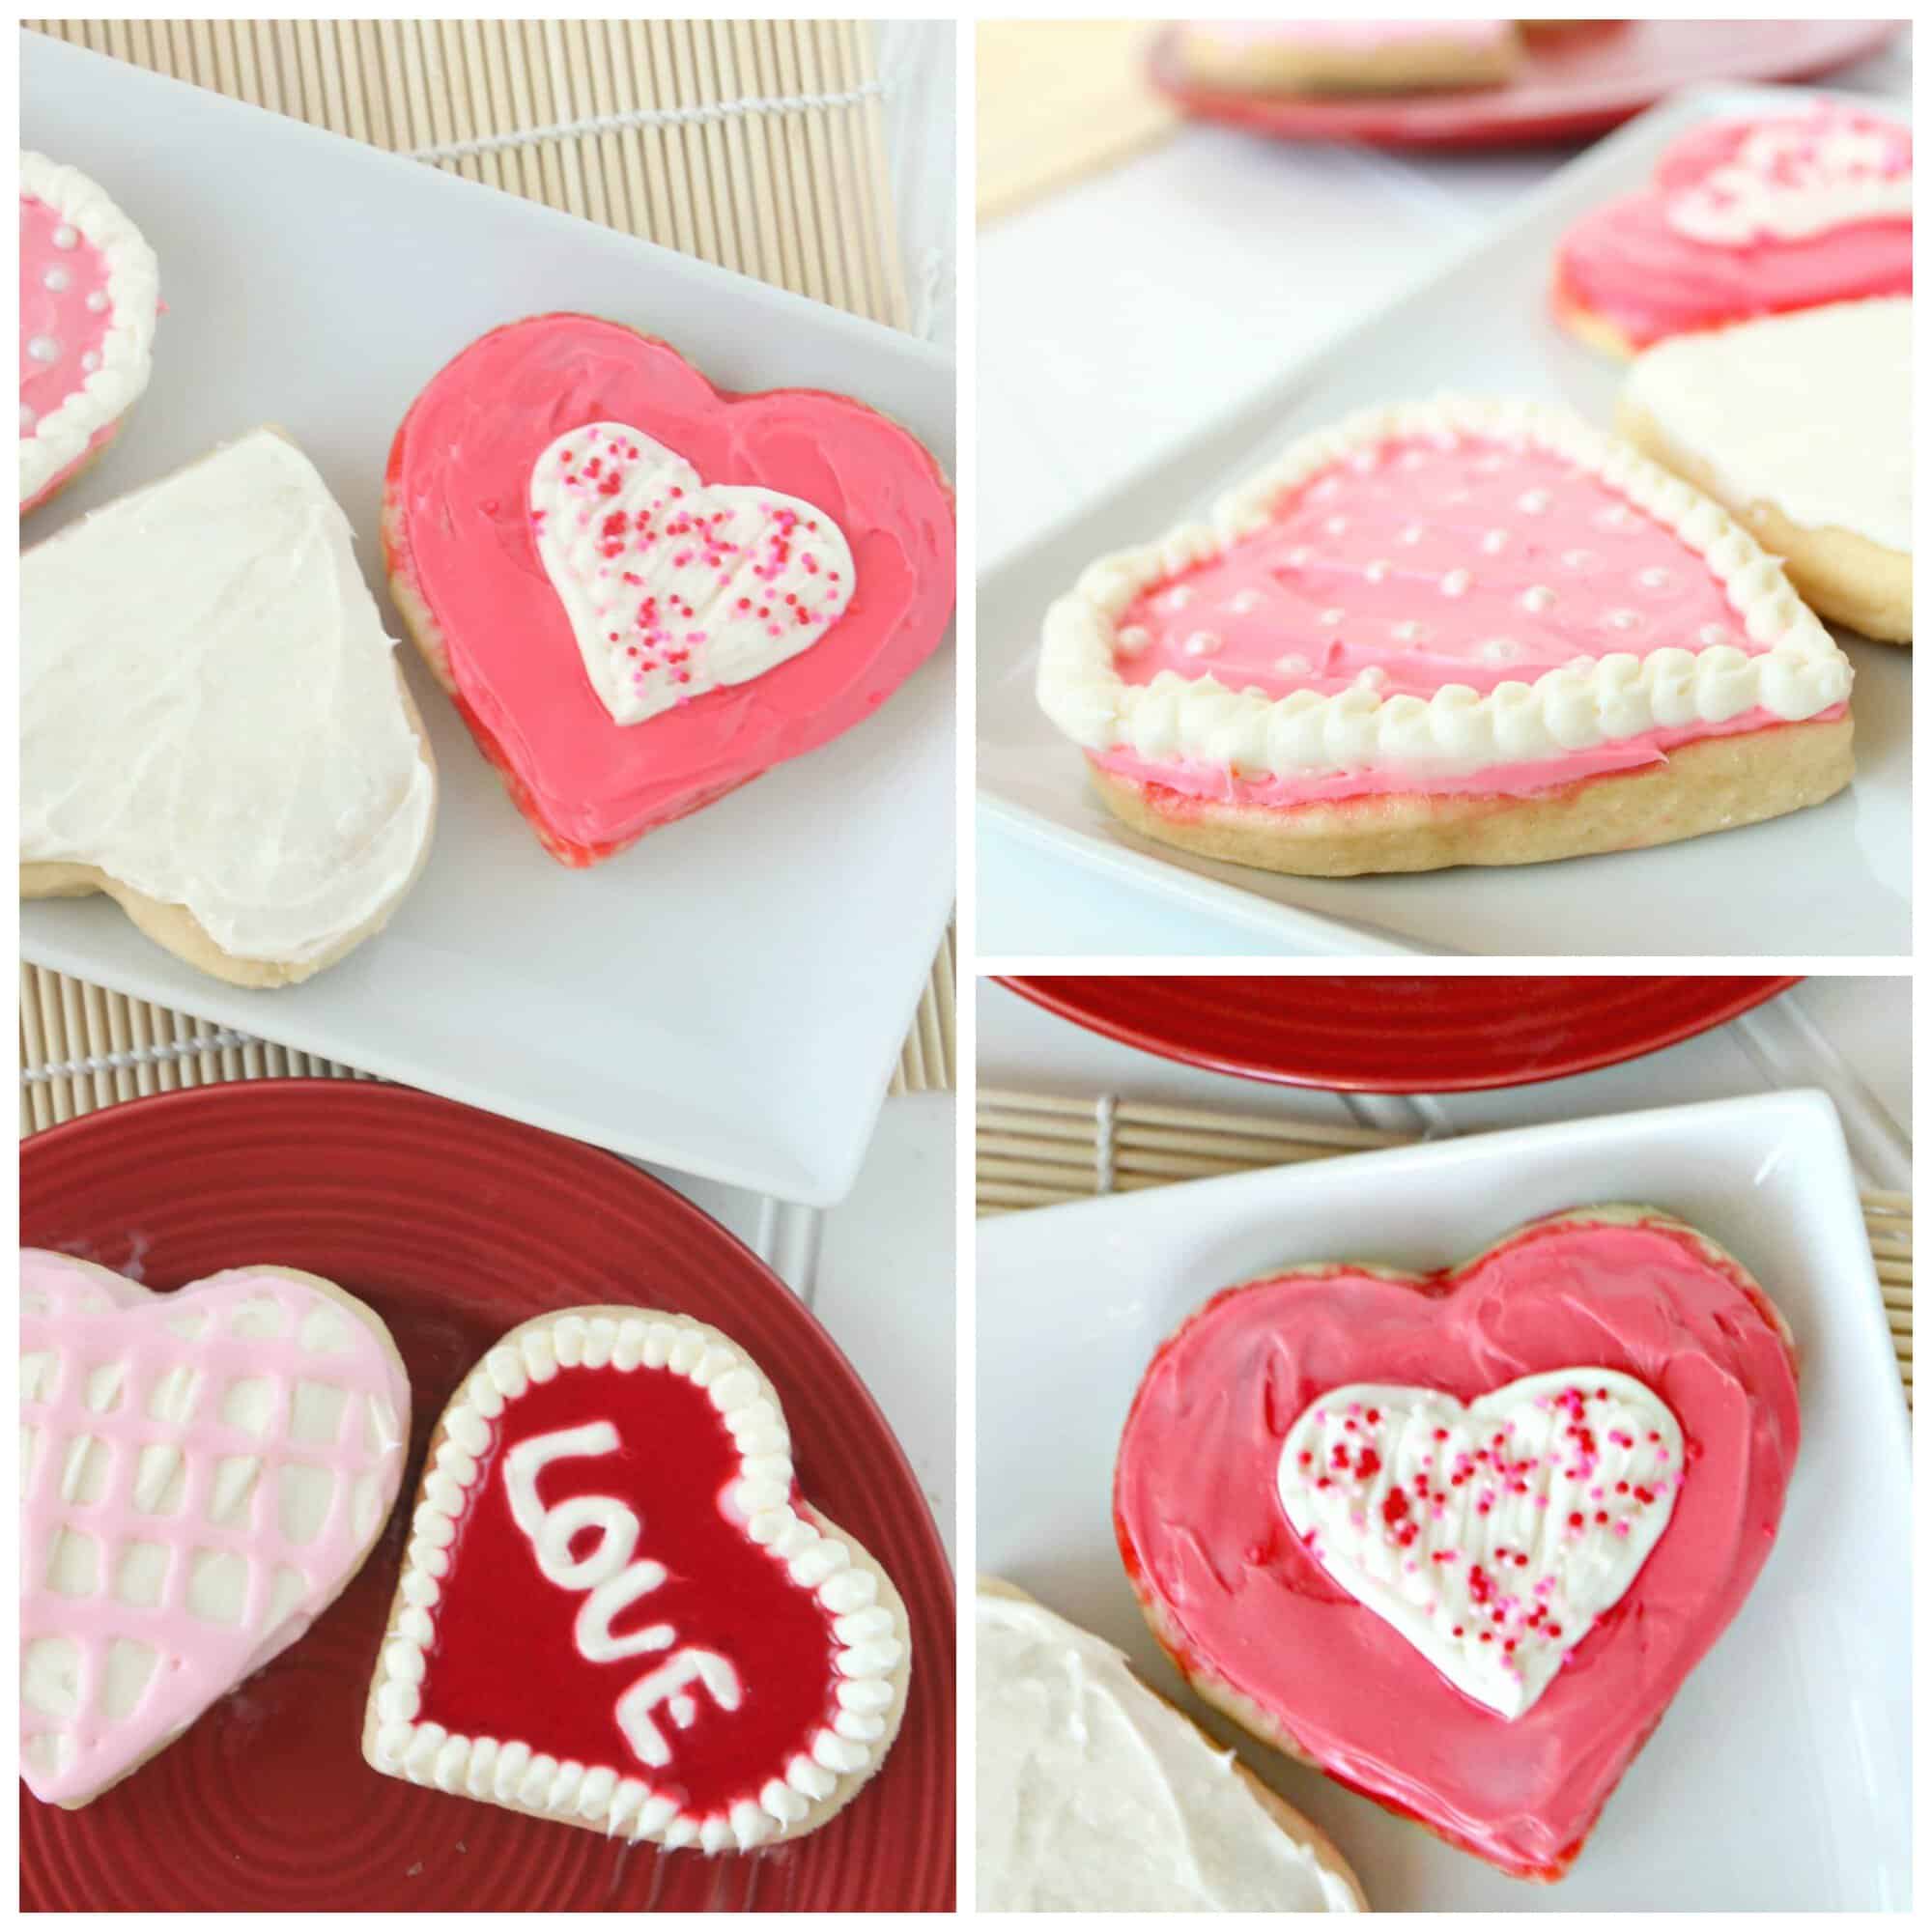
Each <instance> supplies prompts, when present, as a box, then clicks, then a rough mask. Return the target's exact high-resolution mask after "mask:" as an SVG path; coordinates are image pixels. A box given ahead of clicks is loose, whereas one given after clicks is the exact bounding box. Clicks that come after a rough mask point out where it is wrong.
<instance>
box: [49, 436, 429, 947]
mask: <svg viewBox="0 0 1932 1932" xmlns="http://www.w3.org/2000/svg"><path fill="white" fill-rule="evenodd" d="M435 796H436V781H435V777H434V774H433V772H432V770H431V767H430V763H429V759H428V757H427V755H426V754H425V753H424V750H423V747H422V744H421V742H420V740H419V739H418V738H417V736H416V733H415V729H414V727H413V726H412V724H411V721H410V718H409V715H408V713H407V712H406V711H405V709H404V706H403V702H402V697H401V691H400V687H399V686H398V684H397V677H396V665H395V646H394V644H393V643H392V642H391V641H390V639H388V638H387V637H386V636H384V631H383V620H382V615H381V613H380V612H379V611H377V609H376V601H375V599H374V598H373V597H371V596H370V594H369V588H368V585H367V584H366V583H364V582H363V581H362V576H361V573H360V572H359V571H358V570H357V569H356V566H355V539H354V535H353V533H352V532H351V530H350V527H349V520H348V519H347V518H346V517H345V516H344V515H343V514H342V511H341V509H340V508H339V507H338V506H337V504H336V502H335V499H334V498H333V497H331V496H330V495H329V494H328V487H327V484H325V483H324V482H323V480H322V478H321V476H320V475H318V474H317V473H316V469H315V467H314V465H312V464H311V463H310V462H309V461H308V459H307V458H306V457H305V456H303V454H302V453H301V451H300V450H298V449H297V448H296V447H295V445H294V444H293V443H291V442H289V441H288V440H286V439H284V438H282V437H280V436H278V435H276V434H275V433H274V432H273V431H272V430H267V429H262V430H255V431H252V432H250V434H248V435H247V436H244V437H242V438H241V440H239V441H236V442H233V443H230V444H228V445H227V446H226V447H225V448H223V449H219V450H216V451H215V452H214V453H213V455H211V456H206V457H203V458H202V459H201V460H200V461H199V462H196V463H192V464H190V465H189V466H188V467H187V468H186V469H182V470H179V471H177V472H176V473H175V474H174V475H172V476H168V477H164V478H163V479H162V480H161V481H160V482H158V483H155V484H151V485H150V486H149V487H148V488H147V489H145V490H137V491H136V492H135V493H134V494H133V495H132V496H129V497H121V498H120V499H119V500H118V501H116V502H114V503H110V504H109V505H108V506H107V507H106V508H105V509H104V510H98V511H96V512H95V513H94V515H92V516H91V517H87V518H84V519H83V520H82V521H81V522H79V523H77V524H72V525H70V526H68V528H66V529H65V530H63V531H62V532H61V533H60V535H58V536H56V537H52V538H50V539H49V540H48V541H47V542H45V543H43V544H39V545H36V546H35V548H34V549H32V550H30V551H28V552H27V553H26V554H25V555H23V556H22V557H21V559H20V857H21V859H22V861H24V862H46V863H65V864H71V865H80V866H95V867H99V868H100V870H102V871H103V872H106V873H107V874H109V875H110V876H111V877H113V878H115V879H118V880H120V881H121V882H122V883H123V884H126V885H128V886H131V887H133V888H134V889H135V890H136V891H137V892H140V893H143V894H145V895H147V896H148V897H150V898H153V899H157V900H160V901H162V902H163V903H166V904H174V905H182V906H185V907H186V908H187V910H188V911H189V912H190V913H192V914H193V915H194V917H195V918H196V919H197V920H198V921H199V922H200V923H201V925H202V927H203V928H204V929H205V930H206V931H207V933H208V934H209V936H210V937H211V938H212V939H213V941H214V942H215V944H216V945H217V946H219V947H220V948H221V950H222V951H223V952H226V953H227V954H229V955H230V956H231V957H233V958H238V959H264V960H273V961H277V962H284V963H292V962H301V961H307V960H312V959H315V958H318V957H321V956H322V955H324V954H326V953H327V952H330V951H331V950H332V949H333V948H335V947H336V946H338V945H340V944H341V943H342V942H343V941H344V940H346V939H348V938H349V937H350V936H351V935H352V934H353V933H355V931H356V930H357V929H358V928H360V927H361V926H363V925H365V924H366V923H368V922H369V921H370V920H371V919H373V918H375V917H376V916H377V915H378V914H380V913H381V912H382V911H383V910H384V908H385V907H386V906H387V905H388V904H389V903H390V901H391V900H392V899H393V898H394V897H395V896H396V895H397V894H398V893H400V892H401V891H402V890H403V889H404V887H405V886H406V885H407V884H408V882H409V880H410V878H411V876H412V874H413V872H414V871H415V868H416V866H417V864H418V862H419V861H420V859H421V857H422V853H423V848H424V846H425V844H426V843H427V842H428V839H429V834H430V822H431V818H432V815H433V810H434V803H435Z"/></svg>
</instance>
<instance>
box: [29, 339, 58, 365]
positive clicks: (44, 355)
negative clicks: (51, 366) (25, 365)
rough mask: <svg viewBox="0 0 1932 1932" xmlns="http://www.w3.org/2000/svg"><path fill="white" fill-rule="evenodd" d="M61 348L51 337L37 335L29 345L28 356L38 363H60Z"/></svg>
mask: <svg viewBox="0 0 1932 1932" xmlns="http://www.w3.org/2000/svg"><path fill="white" fill-rule="evenodd" d="M60 353H61V346H60V344H59V343H58V342H56V341H55V340H54V339H53V337H52V336H51V335H36V336H34V337H33V338H32V339H31V340H30V341H29V342H28V344H27V354H28V355H31V356H32V357H33V358H34V360H35V361H36V362H58V361H59V360H60Z"/></svg>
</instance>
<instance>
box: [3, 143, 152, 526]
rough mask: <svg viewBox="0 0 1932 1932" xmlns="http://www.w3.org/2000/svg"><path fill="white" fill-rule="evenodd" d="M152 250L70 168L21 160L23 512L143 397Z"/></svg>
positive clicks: (71, 472)
mask: <svg viewBox="0 0 1932 1932" xmlns="http://www.w3.org/2000/svg"><path fill="white" fill-rule="evenodd" d="M159 308H160V286H159V274H158V271H157V270H156V265H155V251H154V250H153V249H152V248H150V247H149V246H148V244H147V242H146V241H144V240H143V239H142V237H141V232H140V230H139V229H137V228H136V227H135V226H134V224H133V222H131V221H130V220H129V219H128V216H127V215H126V214H124V213H122V212H121V210H120V209H118V208H117V207H116V206H115V205H114V203H113V202H112V201H110V200H109V199H108V198H107V195H106V193H105V192H104V191H103V190H102V189H101V188H100V187H99V186H98V185H96V184H95V183H94V182H92V181H90V180H89V179H88V178H87V176H85V175H84V174H82V173H81V171H80V170H79V169H78V168H71V167H63V166H62V165H61V164H60V163H59V162H57V161H50V160H49V159H48V158H47V157H46V156H44V155H36V154H32V153H29V152H26V151H24V150H23V151H22V153H21V155H20V510H21V514H22V515H24V514H25V513H26V512H27V511H29V510H31V509H33V508H34V507H35V506H36V505H38V504H41V503H43V502H45V501H46V499H47V498H48V497H51V496H53V494H54V493H55V492H56V491H57V490H61V489H63V488H65V487H66V485H67V484H69V483H71V481H72V480H73V478H74V477H76V476H77V475H79V473H80V472H81V470H82V469H85V468H86V467H87V465H88V464H89V463H90V462H92V461H93V459H94V458H95V457H96V456H98V455H99V453H100V451H101V450H102V449H104V448H105V447H106V446H107V444H108V443H110V442H111V441H112V440H114V438H115V436H116V435H117V434H118V433H119V431H120V428H121V424H122V422H123V420H124V419H125V418H126V416H127V414H128V411H129V410H131V409H132V408H133V407H134V404H135V403H136V401H138V400H139V398H140V395H141V392H142V391H143V390H144V389H145V388H146V387H147V386H148V371H149V367H150V360H151V351H152V348H153V343H154V336H155V320H156V315H157V314H158V313H159Z"/></svg>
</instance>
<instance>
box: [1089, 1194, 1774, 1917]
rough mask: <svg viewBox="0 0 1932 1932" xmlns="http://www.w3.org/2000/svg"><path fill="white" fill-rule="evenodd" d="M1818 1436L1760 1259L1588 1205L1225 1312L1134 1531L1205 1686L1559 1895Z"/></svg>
mask: <svg viewBox="0 0 1932 1932" xmlns="http://www.w3.org/2000/svg"><path fill="white" fill-rule="evenodd" d="M1798 1436H1799V1417H1798V1382H1797V1370H1796V1365H1795V1358H1794V1355H1793V1350H1792V1346H1791V1341H1790V1337H1789V1334H1788V1333H1787V1331H1786V1330H1785V1328H1784V1324H1783V1322H1782V1321H1781V1320H1780V1319H1779V1317H1778V1315H1777V1313H1776V1310H1775V1309H1774V1308H1773V1306H1772V1305H1771V1303H1770V1301H1769V1300H1768V1299H1767V1298H1766V1296H1765V1294H1764V1293H1763V1291H1762V1290H1761V1289H1760V1288H1759V1287H1758V1286H1757V1284H1756V1283H1755V1282H1754V1281H1752V1280H1751V1278H1750V1276H1749V1275H1748V1274H1747V1272H1746V1271H1745V1269H1744V1268H1743V1267H1742V1266H1741V1265H1740V1264H1738V1263H1737V1262H1736V1261H1735V1260H1733V1259H1732V1258H1731V1257H1730V1256H1728V1255H1726V1254H1725V1253H1724V1252H1723V1251H1722V1250H1721V1249H1719V1247H1717V1246H1716V1245H1715V1244H1714V1243H1713V1242H1711V1241H1709V1240H1707V1239H1706V1238H1705V1237H1704V1236H1700V1235H1698V1234H1696V1233H1694V1232H1693V1231H1692V1230H1691V1229H1690V1228H1687V1227H1685V1226H1684V1225H1683V1224H1682V1223H1681V1222H1677V1221H1674V1220H1671V1219H1670V1218H1669V1217H1668V1216H1666V1215H1662V1214H1660V1213H1657V1212H1655V1211H1654V1210H1651V1209H1643V1208H1590V1209H1581V1210H1578V1211H1577V1212H1576V1213H1572V1214H1565V1215H1557V1216H1554V1217H1552V1218H1550V1219H1548V1220H1545V1221H1539V1222H1535V1223H1532V1224H1531V1225H1530V1226H1529V1227H1527V1228H1524V1229H1521V1230H1520V1231H1519V1232H1518V1233H1516V1234H1514V1235H1512V1236H1509V1237H1508V1238H1507V1239H1505V1240H1504V1241H1502V1242H1500V1243H1499V1244H1498V1245H1497V1246H1495V1247H1493V1248H1492V1249H1490V1250H1489V1251H1488V1252H1487V1253H1486V1254H1484V1255H1481V1256H1479V1257H1478V1258H1477V1259H1476V1260H1475V1261H1473V1262H1471V1263H1469V1264H1467V1265H1465V1266H1463V1267H1461V1268H1458V1269H1454V1270H1451V1271H1448V1272H1445V1273H1442V1274H1438V1275H1431V1276H1426V1277H1414V1276H1404V1275H1397V1274H1391V1273H1387V1272H1384V1271H1381V1270H1376V1269H1369V1268H1364V1267H1358V1266H1353V1265H1350V1264H1333V1265H1323V1266H1317V1267H1299V1268H1294V1269H1290V1270H1286V1271H1284V1272H1282V1273H1280V1274H1277V1275H1272V1276H1269V1277H1268V1278H1266V1279H1264V1280H1261V1281H1255V1282H1250V1283H1248V1284H1246V1285H1245V1286H1243V1287H1240V1288H1236V1289H1231V1290H1229V1291H1228V1292H1226V1293H1223V1294H1220V1295H1217V1296H1216V1297H1215V1298H1214V1299H1213V1300H1211V1301H1209V1302H1208V1304H1207V1305H1206V1306H1205V1307H1204V1308H1202V1309H1201V1310H1200V1311H1199V1312H1198V1313H1196V1314H1195V1315H1194V1316H1192V1317H1190V1318H1189V1320H1188V1321H1186V1322H1184V1323H1183V1324H1182V1325H1181V1327H1180V1328H1179V1331H1178V1332H1177V1333H1176V1334H1175V1335H1174V1336H1173V1337H1172V1338H1171V1339H1170V1340H1169V1341H1168V1342H1167V1343H1166V1344H1165V1346H1164V1347H1163V1348H1162V1349H1161V1350H1160V1352H1159V1354H1157V1355H1156V1356H1155V1357H1154V1360H1153V1362H1152V1363H1151V1365H1150V1367H1149V1369H1148V1372H1147V1374H1146V1376H1145V1377H1144V1378H1143V1379H1142V1382H1141V1386H1140V1389H1139V1391H1138V1393H1137V1394H1136V1396H1135V1398H1134V1403H1133V1407H1132V1410H1131V1411H1130V1413H1129V1415H1128V1418H1127V1425H1126V1430H1125V1433H1124V1434H1123V1435H1122V1441H1121V1453H1120V1461H1119V1463H1118V1466H1117V1468H1116V1472H1115V1486H1114V1512H1115V1528H1116V1532H1117V1534H1118V1536H1119V1538H1120V1544H1121V1551H1122V1557H1123V1559H1124V1561H1125V1563H1126V1567H1127V1572H1128V1575H1129V1577H1130V1578H1131V1579H1132V1582H1133V1585H1134V1589H1135V1592H1136V1594H1137V1595H1138V1596H1139V1598H1140V1601H1141V1606H1142V1609H1143V1610H1144V1612H1145V1613H1146V1615H1147V1618H1148V1621H1149V1623H1150V1624H1151V1627H1152V1629H1153V1631H1154V1634H1156V1635H1157V1636H1158V1637H1159V1638H1160V1641H1161V1643H1162V1644H1163V1645H1164V1646H1165V1647H1166V1649H1167V1650H1168V1652H1169V1654H1170V1655H1171V1656H1172V1657H1173V1658H1174V1660H1175V1662H1176V1663H1177V1664H1178V1665H1179V1667H1180V1669H1181V1670H1182V1672H1183V1673H1184V1674H1185V1675H1186V1676H1187V1678H1188V1680H1189V1681H1190V1682H1191V1683H1192V1684H1193V1686H1194V1687H1195V1689H1196V1690H1199V1691H1200V1692H1201V1693H1202V1694H1203V1695H1204V1696H1206V1697H1207V1698H1208V1699H1209V1700H1210V1701H1211V1702H1213V1703H1215V1704H1218V1705H1219V1706H1220V1707H1221V1708H1222V1709H1224V1710H1226V1711H1227V1712H1228V1713H1229V1714H1230V1715H1231V1716H1233V1717H1235V1718H1236V1719H1239V1721H1240V1722H1242V1723H1243V1724H1245V1725H1246V1726H1247V1727H1248V1728H1249V1729H1250V1730H1252V1731H1254V1732H1256V1734H1257V1735H1259V1736H1261V1737H1263V1738H1264V1739H1266V1740H1267V1741H1269V1742H1270V1743H1272V1744H1275V1745H1277V1746H1279V1747H1282V1748H1283V1749H1286V1750H1289V1751H1292V1752H1293V1754H1294V1755H1296V1756H1298V1757H1301V1758H1304V1759H1306V1760H1307V1761H1308V1762H1309V1763H1311V1764H1314V1765H1316V1766H1317V1767H1319V1768H1320V1769H1321V1770H1322V1771H1324V1772H1326V1773H1327V1774H1328V1775H1329V1776H1332V1777H1335V1778H1337V1779H1339V1780H1340V1781H1341V1782H1342V1783H1345V1784H1348V1785H1350V1786H1352V1787H1353V1788H1354V1789H1356V1790H1358V1791H1361V1792H1363V1793H1365V1794H1366V1795H1367V1796H1369V1797H1371V1798H1374V1799H1376V1800H1377V1801H1378V1802H1379V1803H1381V1804H1386V1805H1387V1806H1389V1808H1390V1809H1392V1810H1396V1811H1400V1812H1403V1813H1406V1814H1407V1815H1410V1816H1413V1817H1415V1818H1417V1819H1418V1820H1420V1821H1421V1822H1422V1823H1423V1824H1425V1825H1427V1826H1428V1827H1429V1828H1430V1830H1431V1831H1433V1832H1435V1833H1437V1834H1438V1835H1439V1836H1441V1837H1443V1838H1445V1839H1447V1840H1448V1841H1449V1842H1450V1843H1452V1844H1455V1845H1459V1846H1461V1847H1462V1848H1463V1850H1465V1851H1469V1852H1472V1853H1474V1854H1475V1855H1476V1856H1477V1857H1478V1858H1481V1859H1484V1860H1487V1861H1489V1862H1490V1863H1492V1864H1493V1865H1495V1866H1497V1867H1498V1868H1499V1869H1501V1870H1503V1871H1506V1872H1509V1873H1511V1874H1513V1875H1515V1876H1517V1877H1520V1878H1536V1879H1545V1880H1549V1879H1556V1878H1560V1877H1561V1876H1562V1875H1563V1873H1564V1872H1565V1871H1566V1870H1567V1869H1568V1867H1569V1866H1570V1864H1571V1862H1572V1861H1574V1860H1575V1859H1576V1857H1577V1853H1578V1852H1579V1851H1580V1850H1581V1849H1582V1845H1583V1840H1584V1838H1585V1836H1586V1835H1587V1834H1588V1833H1589V1831H1590V1829H1591V1827H1592V1825H1593V1824H1594V1823H1595V1822H1596V1819H1597V1816H1598V1814H1599V1812H1600V1811H1601V1810H1602V1809H1603V1806H1604V1804H1605V1801H1606V1800H1607V1799H1608V1797H1609V1795H1610V1792H1611V1791H1612V1790H1613V1789H1614V1788H1615V1786H1616V1783H1617V1780H1618V1779H1619V1778H1620V1777H1621V1776H1623V1773H1624V1771H1625V1769H1626V1768H1627V1767H1628V1765H1629V1764H1630V1761H1631V1759H1632V1758H1633V1757H1634V1756H1635V1754H1636V1752H1637V1750H1638V1749H1639V1748H1640V1747H1642V1745H1643V1743H1644V1741H1645V1739H1646V1738H1647V1737H1648V1736H1649V1735H1650V1733H1651V1731H1652V1729H1653V1728H1654V1727H1655V1726H1656V1724H1657V1722H1658V1720H1659V1719H1661V1718H1662V1715H1663V1713H1664V1711H1665V1709H1666V1708H1667V1707H1668V1705H1669V1703H1670V1700H1671V1698H1672V1697H1673V1696H1675V1695H1676V1693H1677V1690H1678V1689H1679V1687H1680V1686H1681V1685H1682V1684H1683V1682H1684V1680H1685V1678H1686V1677H1687V1676H1688V1675H1689V1674H1690V1670H1691V1669H1692V1667H1693V1666H1694V1665H1695V1664H1696V1662H1697V1661H1698V1660H1699V1659H1700V1658H1701V1657H1702V1656H1703V1655H1704V1653H1705V1652H1706V1651H1707V1650H1708V1649H1709V1648H1710V1647H1711V1645H1712V1644H1713V1643H1714V1642H1715V1641H1716V1640H1717V1638H1718V1637H1719V1634H1721V1633H1722V1631H1723V1629H1724V1627H1725V1625H1726V1624H1728V1623H1729V1622H1730V1620H1731V1618H1732V1617H1733V1616H1734V1615H1735V1614H1736V1613H1737V1610H1738V1608H1739V1606H1740V1605H1741V1604H1742V1603H1743V1602H1744V1599H1745V1597H1746V1595H1747V1592H1748V1591H1749V1589H1750V1586H1751V1584H1752V1583H1753V1581H1755V1579H1756V1577H1757V1574H1758V1572H1759V1570H1760V1569H1762V1567H1763V1565H1764V1561H1765V1559H1766V1557H1767V1556H1768V1555H1769V1554H1770V1552H1771V1545H1772V1540H1773V1538H1774V1537H1775V1536H1776V1533H1777V1525H1778V1520H1779V1517H1780V1515H1781V1514H1782V1511H1783V1507H1784V1495H1785V1490H1786V1487H1787V1484H1788V1482H1789V1480H1790V1475H1791V1469H1792V1464H1793V1462H1794V1460H1795V1459H1796V1456H1797V1453H1798ZM1679 1744H1680V1747H1682V1748H1694V1744H1695V1741H1694V1739H1693V1740H1680V1741H1679Z"/></svg>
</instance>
